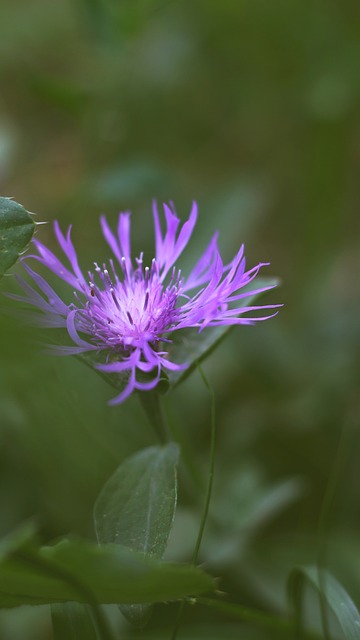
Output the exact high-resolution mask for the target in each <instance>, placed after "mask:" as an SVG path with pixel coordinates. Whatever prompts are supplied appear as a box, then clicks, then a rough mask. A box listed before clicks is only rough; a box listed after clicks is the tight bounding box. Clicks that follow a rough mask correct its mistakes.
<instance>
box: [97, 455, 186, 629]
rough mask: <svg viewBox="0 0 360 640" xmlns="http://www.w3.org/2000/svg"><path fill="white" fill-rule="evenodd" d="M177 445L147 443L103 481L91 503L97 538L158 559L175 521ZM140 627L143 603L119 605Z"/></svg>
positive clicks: (143, 618)
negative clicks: (108, 478) (160, 445)
mask: <svg viewBox="0 0 360 640" xmlns="http://www.w3.org/2000/svg"><path fill="white" fill-rule="evenodd" d="M178 458H179V447H178V446H177V445H176V444H175V443H171V444H168V445H166V446H165V447H149V448H148V449H145V450H143V451H140V452H139V453H136V454H135V455H133V456H131V457H130V458H128V459H127V460H125V462H123V463H122V464H121V465H120V466H119V467H118V469H117V470H116V471H115V473H114V474H113V476H112V477H111V478H110V480H109V481H108V482H107V483H106V485H105V487H104V488H103V490H102V492H101V494H100V496H99V498H98V499H97V501H96V504H95V508H94V521H95V529H96V535H97V538H98V541H99V543H108V542H116V543H119V544H122V545H124V546H126V547H129V548H130V549H133V550H134V551H141V552H142V553H144V554H145V555H147V556H154V557H155V558H158V559H161V558H162V556H163V554H164V552H165V549H166V544H167V541H168V537H169V533H170V530H171V527H172V524H173V521H174V515H175V507H176V494H177V491H176V489H177V487H176V464H177V461H178ZM121 610H122V612H123V613H124V615H126V617H128V618H129V619H130V620H131V621H132V622H134V623H135V624H137V625H139V626H143V625H144V623H145V622H146V620H147V618H148V614H149V611H148V608H147V607H144V606H143V605H137V606H131V607H128V606H126V607H121Z"/></svg>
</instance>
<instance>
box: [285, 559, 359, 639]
mask: <svg viewBox="0 0 360 640" xmlns="http://www.w3.org/2000/svg"><path fill="white" fill-rule="evenodd" d="M321 576H322V577H321ZM321 576H320V575H319V571H318V568H317V567H316V566H309V567H301V568H299V569H295V570H294V571H293V572H292V573H291V574H290V576H289V580H288V593H289V597H290V600H291V602H292V603H293V605H294V607H295V611H296V614H297V619H298V625H299V630H300V626H301V613H302V599H303V593H304V587H305V585H306V583H309V584H310V585H311V586H312V587H314V588H315V590H316V591H317V592H318V593H319V595H320V598H324V600H325V603H326V605H327V606H328V607H329V608H330V609H331V610H332V611H333V613H334V614H335V617H336V619H337V621H338V622H339V624H340V627H341V629H342V630H343V632H344V638H346V640H359V639H360V614H359V611H358V610H357V608H356V606H355V604H354V602H353V601H352V599H351V598H350V596H349V595H348V593H347V592H346V591H345V589H344V588H343V587H342V586H341V584H340V583H339V582H338V581H337V580H336V579H335V578H334V577H333V576H332V575H331V573H329V572H328V571H325V570H322V571H321Z"/></svg>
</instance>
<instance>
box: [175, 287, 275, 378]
mask: <svg viewBox="0 0 360 640" xmlns="http://www.w3.org/2000/svg"><path fill="white" fill-rule="evenodd" d="M277 284H278V280H276V279H270V278H258V279H257V280H256V290H258V289H259V288H262V287H267V288H268V289H272V288H273V287H276V285H277ZM253 290H254V289H253ZM244 291H245V289H244ZM259 295H262V294H253V295H251V290H250V291H249V297H247V298H246V299H244V300H243V301H242V304H239V308H240V307H241V306H243V307H245V306H248V305H249V304H252V303H253V302H254V300H255V299H256V298H257V297H258V296H259ZM233 328H234V325H230V326H229V325H224V326H220V327H207V328H206V329H204V331H201V332H200V333H199V330H198V329H183V330H181V331H174V332H173V333H172V334H171V340H172V342H171V343H170V344H169V346H168V349H167V350H168V353H169V360H171V361H172V362H176V363H177V364H182V363H188V364H189V366H188V367H187V369H185V370H183V371H169V372H168V378H169V383H170V387H175V386H176V385H177V384H179V382H182V381H183V380H185V379H186V378H187V377H188V376H189V375H190V373H192V371H193V370H194V369H195V368H196V366H197V363H199V362H202V361H203V360H204V359H205V358H207V356H208V355H210V353H212V351H214V349H215V348H216V347H217V346H218V344H219V343H220V342H221V341H222V340H223V339H224V338H225V336H227V334H228V333H229V332H230V331H231V330H232V329H233Z"/></svg>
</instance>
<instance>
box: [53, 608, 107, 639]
mask: <svg viewBox="0 0 360 640" xmlns="http://www.w3.org/2000/svg"><path fill="white" fill-rule="evenodd" d="M51 618H52V623H53V633H54V640H97V633H96V630H95V627H94V624H93V621H92V618H91V615H90V613H89V610H88V608H87V606H86V605H83V604H78V603H77V602H66V603H64V604H53V605H51Z"/></svg>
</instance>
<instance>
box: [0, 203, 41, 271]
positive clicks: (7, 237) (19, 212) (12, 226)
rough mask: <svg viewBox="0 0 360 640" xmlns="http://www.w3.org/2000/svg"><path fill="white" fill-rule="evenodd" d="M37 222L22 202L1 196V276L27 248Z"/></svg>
mask: <svg viewBox="0 0 360 640" xmlns="http://www.w3.org/2000/svg"><path fill="white" fill-rule="evenodd" d="M34 230H35V222H34V220H33V219H32V217H31V215H30V214H29V213H28V212H27V211H26V210H25V209H24V207H23V206H22V205H21V204H18V203H17V202H14V200H11V199H10V198H0V278H1V277H2V276H3V275H4V273H5V271H7V270H8V269H10V267H11V266H12V265H13V264H15V262H16V260H17V259H18V258H19V255H20V254H21V253H22V252H23V251H24V250H25V249H26V247H27V245H28V244H29V242H30V240H31V238H32V235H33V233H34Z"/></svg>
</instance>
